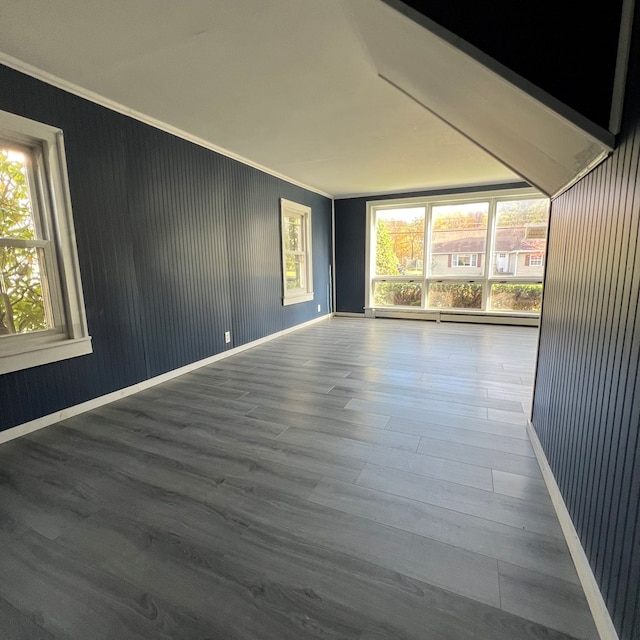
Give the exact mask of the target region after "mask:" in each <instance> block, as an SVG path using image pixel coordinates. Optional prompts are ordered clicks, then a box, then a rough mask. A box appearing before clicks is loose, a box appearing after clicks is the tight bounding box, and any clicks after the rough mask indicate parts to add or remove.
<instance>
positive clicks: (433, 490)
mask: <svg viewBox="0 0 640 640" xmlns="http://www.w3.org/2000/svg"><path fill="white" fill-rule="evenodd" d="M356 484H359V485H362V486H363V487H368V488H369V489H377V490H378V491H384V492H385V493H391V494H394V495H398V496H402V497H403V498H410V499H412V500H418V501H420V502H426V503H428V504H432V505H435V506H438V507H443V508H446V509H452V510H453V511H459V512H460V513H466V514H468V515H471V516H477V517H479V518H486V519H488V520H492V521H493V522H501V523H502V524H506V525H510V526H512V527H518V528H520V529H523V530H526V531H534V532H536V533H540V534H542V535H546V536H551V537H554V538H558V539H563V534H562V529H561V527H560V524H559V523H558V518H557V517H556V514H555V511H554V510H553V508H552V507H551V505H546V504H545V505H543V504H540V503H538V502H531V501H528V500H523V499H522V498H513V497H511V496H505V495H501V494H499V493H495V492H493V491H486V490H482V489H476V488H474V487H468V486H465V485H461V484H458V483H455V482H447V481H446V480H438V479H434V478H428V477H426V476H421V475H418V474H415V473H408V472H406V471H398V470H397V469H389V468H385V467H378V466H376V465H373V464H366V465H365V467H364V469H363V470H362V472H361V473H360V475H359V476H358V479H357V480H356Z"/></svg>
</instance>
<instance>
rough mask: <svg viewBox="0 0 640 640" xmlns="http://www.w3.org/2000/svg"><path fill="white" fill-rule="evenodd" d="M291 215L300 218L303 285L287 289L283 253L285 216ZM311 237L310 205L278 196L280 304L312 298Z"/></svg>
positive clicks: (284, 304)
mask: <svg viewBox="0 0 640 640" xmlns="http://www.w3.org/2000/svg"><path fill="white" fill-rule="evenodd" d="M291 215H295V216H299V217H300V219H301V220H302V234H303V239H304V244H305V246H304V252H301V253H304V265H305V275H306V278H305V286H304V287H303V288H301V289H287V265H286V262H287V260H286V253H285V249H284V247H285V240H284V230H285V218H286V217H288V216H291ZM311 248H312V237H311V207H307V206H305V205H303V204H300V203H298V202H293V201H291V200H286V199H285V198H280V253H281V256H282V304H283V306H288V305H291V304H298V303H300V302H308V301H309V300H313V255H312V251H311Z"/></svg>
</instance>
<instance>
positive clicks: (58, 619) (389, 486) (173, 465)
mask: <svg viewBox="0 0 640 640" xmlns="http://www.w3.org/2000/svg"><path fill="white" fill-rule="evenodd" d="M535 348H536V330H535V329H531V328H524V327H495V326H480V325H460V324H435V323H431V322H419V321H396V320H379V319H378V320H360V319H355V318H333V319H330V320H327V321H323V322H321V323H318V324H316V325H313V326H310V327H306V328H303V329H301V330H299V331H297V332H295V333H292V334H289V335H287V336H284V337H281V338H279V339H276V340H273V341H271V342H268V343H266V344H264V345H262V346H258V347H255V348H253V349H249V350H247V351H245V352H243V353H240V354H238V355H235V356H232V357H229V358H227V359H225V360H221V361H220V362H218V363H216V364H214V365H212V366H208V367H206V368H202V369H199V370H197V371H195V372H192V373H190V374H187V375H185V376H182V377H180V378H178V379H175V380H173V381H171V382H168V383H166V384H163V385H161V386H157V387H154V388H152V389H149V390H147V391H144V392H141V393H139V394H136V395H135V396H130V397H128V398H125V399H122V400H120V401H118V402H115V403H112V404H110V405H108V406H105V407H102V408H100V409H96V410H94V411H91V412H89V413H86V414H83V415H81V416H77V417H75V418H72V419H69V420H66V421H64V422H62V423H59V424H57V425H54V426H51V427H48V428H47V429H44V430H42V431H39V432H36V433H33V434H31V435H30V436H27V437H24V438H21V439H18V440H14V441H11V442H8V443H6V444H4V445H2V446H0V637H1V638H3V639H5V640H13V639H16V638H29V639H36V638H37V639H40V638H42V639H49V640H50V639H53V638H55V639H73V640H76V639H77V640H99V639H103V638H110V639H111V638H113V639H114V640H115V639H117V640H128V639H129V638H132V639H139V638H152V639H159V638H184V639H204V638H215V639H221V640H233V639H243V640H244V639H256V640H265V639H273V640H286V639H292V640H304V639H306V638H324V639H328V638H331V639H337V638H344V639H357V640H381V639H393V640H402V639H409V638H415V639H425V640H432V639H453V640H467V639H468V640H471V639H473V640H520V639H532V638H538V639H547V640H549V639H567V638H587V639H589V640H594V639H596V638H597V632H596V630H595V628H594V624H593V621H592V619H591V616H590V614H589V611H588V608H587V604H586V601H585V598H584V595H583V593H582V591H581V588H580V585H579V582H578V578H577V575H576V572H575V569H574V567H573V564H572V561H571V558H570V556H569V552H568V550H567V546H566V543H565V541H564V539H563V537H562V532H561V530H560V526H559V524H558V521H557V519H556V516H555V513H554V511H553V508H552V505H551V501H550V499H549V496H548V494H547V491H546V489H545V485H544V482H543V480H542V477H541V474H540V471H539V468H538V465H537V463H536V460H535V458H534V454H533V451H532V448H531V445H530V443H529V440H528V438H527V434H526V431H525V424H526V417H527V412H528V405H529V403H530V399H531V398H530V396H531V388H532V376H533V367H534V358H535Z"/></svg>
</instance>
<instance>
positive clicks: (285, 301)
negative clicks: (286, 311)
mask: <svg viewBox="0 0 640 640" xmlns="http://www.w3.org/2000/svg"><path fill="white" fill-rule="evenodd" d="M309 300H313V291H311V293H303V294H301V295H299V296H291V297H289V298H282V306H283V307H286V306H288V305H290V304H298V302H309Z"/></svg>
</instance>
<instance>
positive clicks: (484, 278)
mask: <svg viewBox="0 0 640 640" xmlns="http://www.w3.org/2000/svg"><path fill="white" fill-rule="evenodd" d="M545 197H546V196H545V195H544V194H542V193H540V192H539V191H538V190H536V189H533V188H530V187H524V188H515V189H502V190H491V191H478V192H475V191H468V192H465V193H461V194H458V195H434V196H423V197H421V196H417V197H415V196H414V197H408V198H394V199H390V200H370V201H368V202H367V218H366V246H365V307H364V311H365V315H366V314H369V315H371V310H373V316H375V309H376V308H382V307H376V305H375V304H373V300H374V298H373V288H374V282H377V281H382V282H385V281H386V282H391V281H394V282H396V281H397V282H410V281H412V282H413V281H422V282H423V283H424V286H423V297H422V307H421V308H420V309H417V308H416V307H400V306H398V307H384V309H385V310H386V311H389V310H393V309H397V310H398V311H403V310H406V311H412V312H413V313H416V312H423V313H426V314H432V313H435V312H441V313H445V314H446V313H449V312H450V311H451V310H448V309H445V310H438V309H434V308H431V307H428V306H426V301H427V291H428V288H429V284H430V283H433V282H461V283H467V282H476V283H480V284H482V285H483V304H482V310H477V309H459V310H454V312H455V313H460V314H463V315H470V316H471V315H482V316H487V317H491V316H500V315H508V316H520V317H523V318H525V317H534V318H537V317H539V315H540V314H539V313H534V312H520V311H496V310H491V300H490V295H489V291H490V290H491V285H492V284H493V283H496V282H508V283H510V284H541V283H542V279H541V278H540V276H526V275H525V276H521V275H519V276H517V277H514V276H510V277H509V278H508V279H507V278H504V277H503V276H501V275H500V274H499V275H493V274H492V270H491V268H490V264H489V263H490V261H488V260H483V263H482V264H483V266H482V269H483V275H473V276H468V277H467V276H464V275H440V276H430V275H429V274H428V272H427V269H426V267H425V272H424V274H423V275H422V276H413V277H411V278H407V277H406V276H379V275H376V273H375V251H374V247H373V246H372V244H374V243H372V239H373V238H375V220H376V216H375V214H376V212H377V211H384V210H385V209H387V210H389V209H397V208H399V207H407V208H411V207H419V206H424V207H425V209H426V210H425V215H426V216H427V220H428V219H429V216H430V211H431V209H432V208H433V207H434V206H439V205H450V204H465V203H472V202H478V201H487V202H489V203H490V207H489V209H490V210H489V221H488V226H487V242H488V245H487V247H486V253H485V257H486V256H491V255H493V253H494V251H493V246H492V243H493V230H494V226H495V208H496V204H497V202H499V201H501V200H507V201H510V200H517V199H523V200H527V199H530V198H545ZM430 245H431V229H430V225H429V224H427V225H426V226H425V248H426V254H425V259H424V264H425V265H426V264H427V263H428V255H429V249H428V248H429V247H430ZM467 268H468V267H467Z"/></svg>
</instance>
